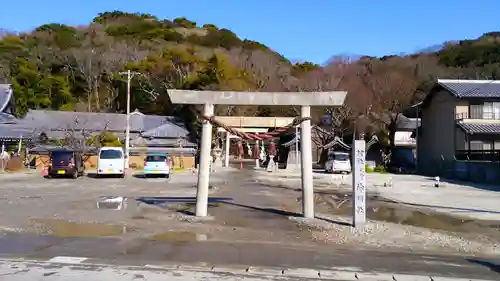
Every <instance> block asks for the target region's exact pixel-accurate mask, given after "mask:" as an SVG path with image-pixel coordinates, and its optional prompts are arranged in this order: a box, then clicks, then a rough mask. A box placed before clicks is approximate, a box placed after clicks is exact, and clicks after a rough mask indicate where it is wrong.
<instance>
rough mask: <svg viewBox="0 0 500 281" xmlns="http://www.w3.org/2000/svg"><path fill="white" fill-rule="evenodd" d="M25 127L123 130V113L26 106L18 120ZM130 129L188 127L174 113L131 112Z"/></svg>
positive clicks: (159, 131)
mask: <svg viewBox="0 0 500 281" xmlns="http://www.w3.org/2000/svg"><path fill="white" fill-rule="evenodd" d="M18 123H19V124H20V125H22V126H25V127H28V128H37V129H38V130H40V131H54V130H62V131H64V130H67V129H73V130H76V129H82V128H84V129H86V130H89V131H102V130H104V129H106V130H109V131H114V132H124V131H125V128H126V124H127V116H126V115H125V114H119V113H93V112H73V111H52V110H30V111H29V112H28V113H27V114H26V116H25V117H24V118H23V119H20V120H19V122H18ZM130 131H131V132H144V133H148V136H149V135H151V136H153V137H172V138H176V137H185V136H186V135H187V134H188V131H187V130H186V129H185V128H184V127H183V125H182V124H180V123H179V122H178V121H177V120H176V118H175V117H171V116H158V115H145V114H142V113H132V114H131V116H130Z"/></svg>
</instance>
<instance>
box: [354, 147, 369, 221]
mask: <svg viewBox="0 0 500 281" xmlns="http://www.w3.org/2000/svg"><path fill="white" fill-rule="evenodd" d="M365 146H366V144H365V141H364V140H355V141H354V145H353V148H352V157H353V165H354V167H353V171H352V193H353V206H352V207H353V208H352V211H353V214H352V217H353V226H354V227H355V228H362V227H364V225H365V223H366V171H365V162H366V161H365V160H366V152H365Z"/></svg>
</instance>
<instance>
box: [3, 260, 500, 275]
mask: <svg viewBox="0 0 500 281" xmlns="http://www.w3.org/2000/svg"><path fill="white" fill-rule="evenodd" d="M0 263H13V264H16V263H18V264H24V265H28V266H41V267H43V266H52V267H53V266H59V267H67V266H70V267H78V268H81V269H87V270H96V269H99V268H116V269H124V270H134V271H164V272H193V273H194V272H199V273H205V274H214V275H217V274H224V275H228V276H229V275H232V276H238V277H239V276H245V277H261V278H280V279H282V278H287V279H290V280H293V279H296V280H342V281H351V280H353V281H376V280H377V281H379V280H395V281H424V280H425V281H432V280H433V281H493V279H470V278H456V277H439V276H425V275H409V274H397V273H387V272H364V271H363V270H362V269H360V268H356V267H337V268H336V267H333V268H331V269H329V270H316V269H308V268H276V267H252V266H238V265H235V266H217V265H209V264H178V263H166V264H165V263H164V264H144V265H137V264H135V265H126V264H120V265H116V264H111V263H105V262H102V261H99V260H97V259H92V258H86V257H67V256H57V257H52V258H50V259H45V260H42V259H39V260H36V259H24V258H13V259H8V258H0Z"/></svg>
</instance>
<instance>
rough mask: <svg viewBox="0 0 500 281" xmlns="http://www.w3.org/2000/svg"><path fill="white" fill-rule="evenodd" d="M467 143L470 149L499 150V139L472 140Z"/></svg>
mask: <svg viewBox="0 0 500 281" xmlns="http://www.w3.org/2000/svg"><path fill="white" fill-rule="evenodd" d="M469 144H470V150H500V141H492V140H473V141H470V142H469Z"/></svg>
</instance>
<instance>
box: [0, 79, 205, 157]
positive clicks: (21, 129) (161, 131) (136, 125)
mask: <svg viewBox="0 0 500 281" xmlns="http://www.w3.org/2000/svg"><path fill="white" fill-rule="evenodd" d="M14 106H15V104H14V96H13V93H12V90H11V88H10V85H8V84H0V140H3V141H4V142H6V141H9V142H17V141H18V140H19V139H21V138H23V139H25V140H28V139H31V140H36V138H38V136H39V135H40V134H41V133H44V134H45V135H46V136H47V137H49V138H64V137H65V136H66V135H67V134H68V131H75V132H79V131H85V132H86V133H87V134H92V135H94V134H99V133H100V132H103V131H108V132H111V133H113V134H114V135H116V136H117V137H118V138H119V139H121V140H124V138H125V129H126V124H127V117H126V114H121V113H96V112H74V111H55V110H30V111H28V113H27V114H26V115H25V116H24V117H22V118H16V117H15V116H14V112H15V108H14ZM130 134H131V145H132V151H134V148H133V147H134V146H138V147H139V146H141V147H144V146H146V147H147V149H148V150H151V151H156V152H160V151H165V152H168V151H172V150H176V149H174V148H179V147H182V148H183V150H185V151H184V152H185V153H189V152H193V153H194V151H195V149H194V148H195V147H196V145H195V144H194V143H192V142H191V141H190V138H189V132H188V130H186V128H185V126H184V124H183V123H182V121H181V120H178V118H176V117H173V116H158V115H146V114H143V113H141V112H139V111H137V110H136V111H134V112H132V113H131V116H130ZM167 148H168V149H167Z"/></svg>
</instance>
